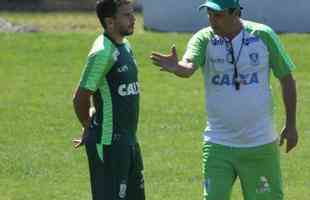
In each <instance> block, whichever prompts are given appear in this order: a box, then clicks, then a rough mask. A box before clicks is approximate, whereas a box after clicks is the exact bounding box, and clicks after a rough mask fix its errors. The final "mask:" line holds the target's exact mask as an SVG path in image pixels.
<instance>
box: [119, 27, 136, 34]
mask: <svg viewBox="0 0 310 200" xmlns="http://www.w3.org/2000/svg"><path fill="white" fill-rule="evenodd" d="M133 30H134V27H133V26H130V27H126V28H125V27H124V28H122V29H120V34H121V35H122V36H129V35H132V34H133Z"/></svg>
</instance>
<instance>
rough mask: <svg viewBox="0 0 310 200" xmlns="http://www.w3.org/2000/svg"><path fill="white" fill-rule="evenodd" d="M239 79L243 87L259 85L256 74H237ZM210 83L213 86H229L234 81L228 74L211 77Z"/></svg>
mask: <svg viewBox="0 0 310 200" xmlns="http://www.w3.org/2000/svg"><path fill="white" fill-rule="evenodd" d="M239 77H240V79H241V84H243V85H251V84H258V83H259V80H258V74H257V72H255V73H251V74H239ZM212 83H213V84H214V85H220V86H222V85H227V86H230V85H233V84H234V79H233V76H232V75H229V74H217V75H215V76H213V77H212Z"/></svg>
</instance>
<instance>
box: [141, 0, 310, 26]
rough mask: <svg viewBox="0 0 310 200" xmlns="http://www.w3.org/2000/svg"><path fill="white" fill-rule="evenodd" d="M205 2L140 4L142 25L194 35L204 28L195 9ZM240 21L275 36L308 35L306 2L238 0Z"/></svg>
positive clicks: (144, 1)
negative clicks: (254, 23)
mask: <svg viewBox="0 0 310 200" xmlns="http://www.w3.org/2000/svg"><path fill="white" fill-rule="evenodd" d="M204 1H205V0H191V1H185V0H184V1H182V0H181V1H180V0H142V6H143V14H144V25H145V27H146V28H149V29H153V30H158V31H176V32H179V31H185V32H195V31H197V30H199V29H201V28H202V27H205V26H207V25H208V18H207V14H206V13H203V12H201V13H199V12H198V7H199V5H200V4H202V3H203V2H204ZM240 4H241V6H243V7H244V10H243V13H242V14H243V18H245V19H249V20H253V21H257V22H261V23H264V24H267V25H269V26H271V27H272V28H273V29H274V30H276V31H278V32H310V20H309V19H310V13H309V9H310V1H309V0H295V1H292V0H273V1H271V0H259V1H253V0H240Z"/></svg>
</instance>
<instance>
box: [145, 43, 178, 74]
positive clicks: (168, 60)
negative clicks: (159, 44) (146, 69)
mask: <svg viewBox="0 0 310 200" xmlns="http://www.w3.org/2000/svg"><path fill="white" fill-rule="evenodd" d="M150 58H151V60H152V61H153V64H154V65H157V66H159V67H160V70H161V71H168V72H172V73H174V72H175V71H176V69H177V65H178V55H177V51H176V48H175V46H174V45H173V46H172V47H171V53H170V54H167V55H166V54H161V53H158V52H152V55H151V57H150Z"/></svg>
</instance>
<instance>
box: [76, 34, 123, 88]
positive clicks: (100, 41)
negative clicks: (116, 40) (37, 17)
mask: <svg viewBox="0 0 310 200" xmlns="http://www.w3.org/2000/svg"><path fill="white" fill-rule="evenodd" d="M117 53H118V51H117V50H116V47H115V46H114V44H113V43H112V42H111V41H110V40H109V39H108V38H106V37H104V35H103V34H102V35H100V36H99V37H98V38H97V40H96V41H95V43H94V44H93V47H92V49H91V51H90V53H89V55H88V58H87V62H86V65H85V68H84V71H83V73H82V76H81V80H80V87H83V88H85V89H88V90H91V91H96V90H97V89H98V87H99V83H100V81H101V80H102V79H103V78H104V76H105V75H106V74H107V73H108V72H109V70H110V69H111V67H112V66H113V64H114V63H115V61H116V57H117Z"/></svg>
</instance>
